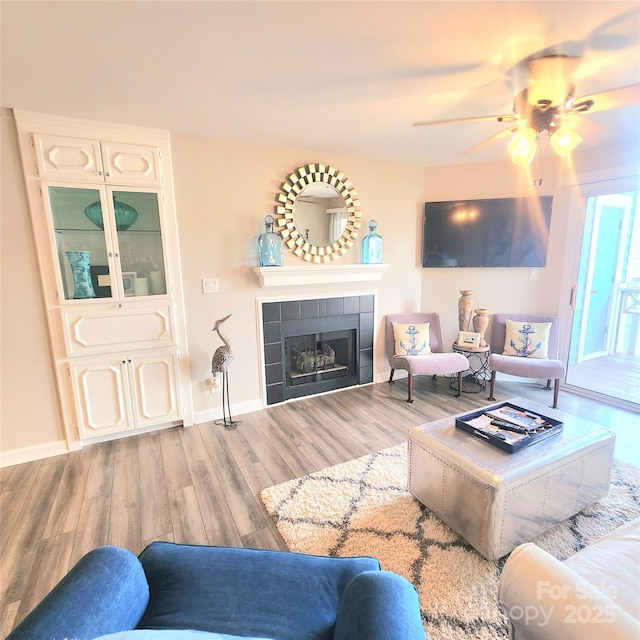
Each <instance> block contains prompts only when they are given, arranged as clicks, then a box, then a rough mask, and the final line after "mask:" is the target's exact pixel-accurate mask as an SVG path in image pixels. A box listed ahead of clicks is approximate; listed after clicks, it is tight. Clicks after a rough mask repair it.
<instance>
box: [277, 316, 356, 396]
mask: <svg viewBox="0 0 640 640" xmlns="http://www.w3.org/2000/svg"><path fill="white" fill-rule="evenodd" d="M284 349H285V380H286V385H285V394H289V392H290V391H291V394H292V395H290V396H289V397H296V393H295V391H296V390H295V389H293V390H291V388H292V387H299V386H301V385H309V384H313V385H316V384H317V383H322V382H327V383H328V382H329V381H333V380H339V379H340V378H349V377H352V378H353V379H354V380H355V377H356V375H357V371H356V330H355V329H350V330H346V331H329V332H326V333H308V334H305V335H302V336H289V337H285V340H284ZM342 382H344V381H340V383H339V384H338V385H337V386H336V384H333V383H329V384H328V386H329V388H338V387H341V386H343V385H342ZM349 384H354V382H352V381H349ZM306 393H308V387H307V388H306V389H305V394H306Z"/></svg>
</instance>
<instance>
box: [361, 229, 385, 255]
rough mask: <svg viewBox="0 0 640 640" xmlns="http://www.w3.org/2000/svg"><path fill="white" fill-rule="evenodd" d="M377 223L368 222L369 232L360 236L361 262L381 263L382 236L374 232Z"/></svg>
mask: <svg viewBox="0 0 640 640" xmlns="http://www.w3.org/2000/svg"><path fill="white" fill-rule="evenodd" d="M377 226H378V223H377V222H376V221H375V220H371V221H370V222H369V233H368V235H366V236H365V237H364V238H362V264H382V237H381V236H379V235H378V234H377V233H376V227H377Z"/></svg>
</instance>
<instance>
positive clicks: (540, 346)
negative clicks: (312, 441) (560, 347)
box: [502, 320, 551, 359]
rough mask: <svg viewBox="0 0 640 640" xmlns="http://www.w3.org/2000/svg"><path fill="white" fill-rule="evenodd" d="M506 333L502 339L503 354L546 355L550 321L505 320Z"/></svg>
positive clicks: (528, 356) (541, 357) (536, 356)
mask: <svg viewBox="0 0 640 640" xmlns="http://www.w3.org/2000/svg"><path fill="white" fill-rule="evenodd" d="M505 323H506V326H507V334H506V337H505V339H504V351H503V352H502V355H503V356H520V357H521V358H540V359H544V358H547V357H548V353H549V333H550V331H551V323H550V322H517V321H516V320H505Z"/></svg>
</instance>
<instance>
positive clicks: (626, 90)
mask: <svg viewBox="0 0 640 640" xmlns="http://www.w3.org/2000/svg"><path fill="white" fill-rule="evenodd" d="M637 102H640V84H631V85H629V86H628V87H620V88H618V89H610V90H609V91H602V92H601V93H592V94H591V95H590V96H582V97H581V98H578V99H577V100H575V102H574V103H573V104H572V105H571V111H573V112H579V113H580V112H586V111H588V112H589V113H596V112H598V111H605V110H607V109H616V108H617V107H625V106H627V105H628V104H635V103H637ZM590 103H591V104H590Z"/></svg>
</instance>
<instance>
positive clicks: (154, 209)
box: [110, 188, 167, 296]
mask: <svg viewBox="0 0 640 640" xmlns="http://www.w3.org/2000/svg"><path fill="white" fill-rule="evenodd" d="M110 193H111V195H112V198H113V202H114V206H115V211H116V229H117V237H118V247H119V248H120V249H119V252H120V264H121V266H122V273H123V279H126V278H129V279H130V280H129V282H127V281H126V280H123V284H124V291H125V295H136V296H141V295H143V296H155V295H166V294H167V278H166V267H165V250H164V240H163V233H162V225H163V218H164V214H163V208H162V202H161V195H160V192H159V191H152V190H146V191H142V190H140V189H134V188H128V189H117V190H116V189H110ZM116 203H117V204H116ZM123 206H126V207H127V210H128V211H132V212H133V213H132V214H131V217H130V218H129V220H130V221H131V220H133V222H131V224H129V225H123V224H118V215H119V212H118V208H122V207H123ZM134 215H135V218H134Z"/></svg>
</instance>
